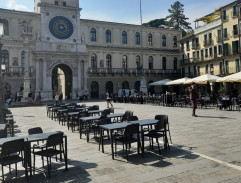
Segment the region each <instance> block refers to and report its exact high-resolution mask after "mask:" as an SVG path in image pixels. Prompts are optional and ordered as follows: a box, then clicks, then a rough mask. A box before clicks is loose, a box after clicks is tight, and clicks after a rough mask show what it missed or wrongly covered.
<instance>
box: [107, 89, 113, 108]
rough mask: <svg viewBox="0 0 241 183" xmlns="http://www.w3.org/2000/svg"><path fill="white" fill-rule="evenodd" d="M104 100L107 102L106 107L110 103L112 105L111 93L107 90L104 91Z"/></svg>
mask: <svg viewBox="0 0 241 183" xmlns="http://www.w3.org/2000/svg"><path fill="white" fill-rule="evenodd" d="M106 102H107V108H109V105H111V107H113V105H112V103H111V94H110V93H109V92H108V91H107V92H106Z"/></svg>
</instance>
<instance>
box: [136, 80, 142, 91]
mask: <svg viewBox="0 0 241 183" xmlns="http://www.w3.org/2000/svg"><path fill="white" fill-rule="evenodd" d="M140 86H141V82H140V81H136V82H135V90H136V91H138V92H139V91H140Z"/></svg>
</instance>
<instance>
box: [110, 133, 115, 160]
mask: <svg viewBox="0 0 241 183" xmlns="http://www.w3.org/2000/svg"><path fill="white" fill-rule="evenodd" d="M110 138H111V154H112V159H114V145H113V131H112V130H110Z"/></svg>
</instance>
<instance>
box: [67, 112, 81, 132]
mask: <svg viewBox="0 0 241 183" xmlns="http://www.w3.org/2000/svg"><path fill="white" fill-rule="evenodd" d="M67 115H68V122H67V126H68V130H69V121H70V119H71V123H72V126H71V129H72V132H73V124H74V117H75V116H77V115H79V112H68V113H67Z"/></svg>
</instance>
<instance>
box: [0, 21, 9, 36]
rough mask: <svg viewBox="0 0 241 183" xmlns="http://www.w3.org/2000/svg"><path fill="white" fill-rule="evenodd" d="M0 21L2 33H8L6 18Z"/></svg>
mask: <svg viewBox="0 0 241 183" xmlns="http://www.w3.org/2000/svg"><path fill="white" fill-rule="evenodd" d="M0 23H2V24H3V35H6V36H7V35H9V27H8V20H6V19H0Z"/></svg>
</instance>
